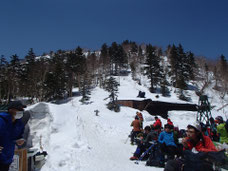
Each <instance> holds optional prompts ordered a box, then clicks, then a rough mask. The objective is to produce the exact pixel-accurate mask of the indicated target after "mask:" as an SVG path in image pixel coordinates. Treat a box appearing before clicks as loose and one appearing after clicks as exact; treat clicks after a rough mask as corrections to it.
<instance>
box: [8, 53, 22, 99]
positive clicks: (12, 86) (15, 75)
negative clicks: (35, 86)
mask: <svg viewBox="0 0 228 171" xmlns="http://www.w3.org/2000/svg"><path fill="white" fill-rule="evenodd" d="M10 59H11V60H10V63H9V65H8V73H7V77H8V78H7V80H8V81H7V82H8V83H7V85H8V93H9V98H11V97H12V98H15V97H16V96H17V95H18V86H19V74H20V63H19V57H18V56H17V55H16V54H15V55H12V56H11V57H10Z"/></svg>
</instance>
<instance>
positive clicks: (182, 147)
mask: <svg viewBox="0 0 228 171" xmlns="http://www.w3.org/2000/svg"><path fill="white" fill-rule="evenodd" d="M142 123H143V117H142V114H141V113H140V112H137V113H136V116H135V120H134V121H133V122H132V124H131V126H133V130H132V134H131V144H133V145H134V143H135V144H137V148H136V151H135V152H134V155H133V156H132V157H130V160H147V162H146V165H149V166H158V167H164V168H165V169H164V170H165V171H176V170H177V171H178V170H181V168H182V169H183V167H185V170H197V169H196V168H195V167H198V169H200V168H201V169H202V168H204V169H207V170H213V162H201V163H200V165H197V164H195V161H194V159H196V158H197V157H196V156H195V157H194V154H195V153H199V152H203V153H207V157H205V158H207V160H208V158H209V157H208V152H212V153H213V152H214V153H216V155H214V154H212V155H211V156H213V157H214V156H217V158H216V159H214V160H220V161H222V159H221V158H222V157H224V158H223V159H224V160H225V159H226V156H224V155H225V152H224V150H223V151H222V152H221V153H220V152H219V151H220V150H221V149H217V148H216V147H215V145H214V143H213V141H212V140H213V138H212V136H210V135H216V136H218V137H219V138H218V139H217V140H219V142H220V143H228V131H227V130H226V129H225V122H224V120H223V118H222V117H221V116H218V117H216V118H215V120H214V124H215V129H216V130H217V131H216V132H215V130H213V131H210V130H208V129H206V130H205V129H204V127H203V124H202V123H195V124H189V125H188V126H187V130H179V129H178V128H177V127H174V125H173V123H172V121H171V120H170V119H167V123H166V124H165V125H164V129H163V128H162V122H161V120H160V119H159V118H158V117H157V116H155V122H154V123H153V124H152V125H150V126H149V125H148V126H145V128H144V129H142ZM212 132H213V134H212ZM217 153H218V154H217ZM209 154H210V153H209ZM189 156H191V157H190V158H191V159H193V160H192V161H194V162H192V164H191V162H189V159H188V162H187V160H186V159H187V158H188V157H189ZM218 156H219V157H218ZM201 158H202V157H201ZM205 161H206V160H205ZM222 162H224V161H222Z"/></svg>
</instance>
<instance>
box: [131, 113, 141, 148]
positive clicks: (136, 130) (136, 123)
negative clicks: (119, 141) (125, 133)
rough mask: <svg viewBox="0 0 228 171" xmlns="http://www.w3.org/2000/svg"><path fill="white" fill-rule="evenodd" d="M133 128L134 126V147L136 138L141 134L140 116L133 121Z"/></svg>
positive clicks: (132, 138)
mask: <svg viewBox="0 0 228 171" xmlns="http://www.w3.org/2000/svg"><path fill="white" fill-rule="evenodd" d="M131 126H133V130H132V133H131V145H133V144H134V139H135V137H136V136H137V135H138V134H139V133H140V132H141V128H140V121H139V117H138V116H135V120H134V121H132V123H131Z"/></svg>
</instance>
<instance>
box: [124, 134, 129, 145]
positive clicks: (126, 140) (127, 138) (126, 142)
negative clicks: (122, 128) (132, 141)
mask: <svg viewBox="0 0 228 171" xmlns="http://www.w3.org/2000/svg"><path fill="white" fill-rule="evenodd" d="M128 139H129V136H128V137H127V139H126V141H125V142H124V144H126V143H127V141H128Z"/></svg>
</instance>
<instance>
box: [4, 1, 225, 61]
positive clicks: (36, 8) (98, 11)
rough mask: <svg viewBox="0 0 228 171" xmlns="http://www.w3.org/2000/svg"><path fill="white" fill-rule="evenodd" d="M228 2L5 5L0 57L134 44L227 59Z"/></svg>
mask: <svg viewBox="0 0 228 171" xmlns="http://www.w3.org/2000/svg"><path fill="white" fill-rule="evenodd" d="M227 7H228V0H217V1H215V0H2V1H1V2H0V23H1V24H0V55H5V57H7V58H9V56H11V55H13V54H17V55H18V56H19V57H20V58H24V56H25V55H26V54H27V52H28V50H29V48H33V49H34V51H35V53H36V54H37V55H41V54H42V53H43V52H47V53H48V52H49V51H51V50H53V51H56V50H58V49H62V50H68V49H74V48H76V47H77V46H81V47H83V48H89V49H91V50H94V49H99V48H100V47H101V45H102V44H103V43H107V44H108V45H110V44H111V43H112V42H114V41H116V42H118V43H121V42H122V41H123V40H126V39H128V40H132V41H136V42H137V43H143V42H145V43H151V44H152V45H157V46H160V47H162V48H163V50H165V49H166V47H167V46H168V44H173V43H174V44H176V45H178V44H179V43H181V44H182V46H183V47H184V50H185V51H189V50H191V51H192V52H193V53H194V54H196V55H203V56H206V57H208V58H217V57H219V56H220V55H221V54H224V55H225V56H226V57H228V10H227Z"/></svg>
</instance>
